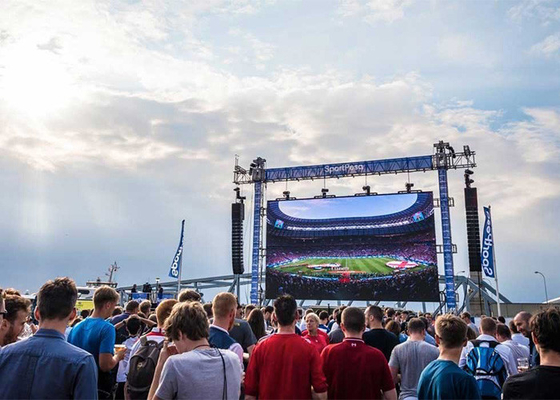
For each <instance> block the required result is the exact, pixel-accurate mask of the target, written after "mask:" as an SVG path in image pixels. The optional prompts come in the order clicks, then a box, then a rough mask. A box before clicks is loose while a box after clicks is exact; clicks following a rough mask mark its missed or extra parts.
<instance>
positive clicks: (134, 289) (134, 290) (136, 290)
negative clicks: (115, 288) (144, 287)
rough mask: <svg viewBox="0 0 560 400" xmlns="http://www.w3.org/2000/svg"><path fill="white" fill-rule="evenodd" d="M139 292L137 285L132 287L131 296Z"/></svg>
mask: <svg viewBox="0 0 560 400" xmlns="http://www.w3.org/2000/svg"><path fill="white" fill-rule="evenodd" d="M137 292H138V287H137V286H136V283H135V284H134V285H132V288H131V289H130V294H132V293H137Z"/></svg>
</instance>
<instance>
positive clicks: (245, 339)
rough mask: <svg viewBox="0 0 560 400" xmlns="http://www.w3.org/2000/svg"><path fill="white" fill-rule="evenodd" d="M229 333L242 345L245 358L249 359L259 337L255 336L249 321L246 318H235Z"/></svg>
mask: <svg viewBox="0 0 560 400" xmlns="http://www.w3.org/2000/svg"><path fill="white" fill-rule="evenodd" d="M247 317H249V316H247ZM229 335H230V336H231V337H232V338H233V340H235V341H236V342H237V343H239V344H240V345H241V348H242V349H243V353H244V354H246V355H245V359H246V361H248V360H249V357H250V356H251V353H252V352H253V349H254V348H255V345H256V344H257V338H256V337H255V334H254V333H253V330H252V329H251V326H250V325H249V323H248V322H247V321H246V320H244V319H238V318H235V320H234V321H233V326H232V327H231V329H230V330H229Z"/></svg>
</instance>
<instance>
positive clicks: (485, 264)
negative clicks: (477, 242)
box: [480, 207, 496, 278]
mask: <svg viewBox="0 0 560 400" xmlns="http://www.w3.org/2000/svg"><path fill="white" fill-rule="evenodd" d="M484 215H485V216H486V220H485V221H484V231H483V232H482V252H481V254H480V256H481V258H482V270H483V271H484V274H485V275H486V276H487V277H489V278H495V277H496V273H495V271H494V235H493V234H492V215H491V213H490V207H484Z"/></svg>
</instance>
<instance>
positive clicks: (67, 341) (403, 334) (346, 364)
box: [0, 276, 560, 400]
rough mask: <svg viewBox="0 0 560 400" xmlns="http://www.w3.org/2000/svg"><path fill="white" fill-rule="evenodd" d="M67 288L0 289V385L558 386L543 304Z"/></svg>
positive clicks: (330, 389) (555, 318)
mask: <svg viewBox="0 0 560 400" xmlns="http://www.w3.org/2000/svg"><path fill="white" fill-rule="evenodd" d="M402 278H405V276H403V277H402ZM387 282H389V281H387ZM393 282H397V284H400V285H404V284H406V282H405V281H403V280H401V281H393ZM77 297H78V291H77V288H76V286H75V284H74V282H73V281H72V280H71V279H69V278H57V279H55V280H54V281H48V282H46V283H45V284H44V285H43V286H42V287H41V289H40V290H39V292H38V293H37V298H36V300H37V301H36V303H33V304H32V303H31V302H30V301H29V300H28V299H27V298H25V297H24V296H21V294H20V293H19V292H18V291H17V290H15V289H6V290H3V291H2V290H1V289H0V399H16V398H17V399H26V398H29V399H39V398H57V399H63V398H67V399H70V398H74V399H98V398H100V399H101V398H103V399H125V398H126V399H220V398H221V399H229V400H239V399H243V398H245V399H248V400H250V399H256V398H258V399H276V398H285V399H288V398H299V399H311V398H314V399H326V398H331V399H346V398H348V399H352V398H353V399H356V398H363V399H382V398H383V399H386V400H396V399H397V397H398V398H399V399H403V400H404V399H420V400H424V399H436V398H437V399H481V398H495V399H500V398H501V399H553V398H558V393H559V392H558V388H559V387H560V335H559V333H560V312H559V311H558V309H556V308H553V307H550V308H548V309H544V310H541V311H540V312H538V313H537V314H535V315H531V314H529V313H527V312H524V311H522V312H520V313H518V314H517V315H515V317H514V318H513V319H512V320H511V321H509V324H507V323H506V319H505V318H504V317H502V316H499V317H486V316H481V317H477V320H476V322H477V323H476V324H475V323H474V321H473V319H472V317H471V315H470V314H469V313H466V312H464V313H462V314H461V315H453V314H444V315H438V316H435V317H434V316H432V315H431V314H430V313H425V314H423V313H420V312H418V313H417V312H414V311H410V310H395V309H393V308H384V309H383V308H381V307H378V306H376V305H372V306H368V307H366V308H365V309H364V308H358V307H346V306H341V307H337V308H335V309H334V310H329V311H327V310H325V307H319V306H314V307H312V308H309V309H307V310H304V309H302V308H301V307H300V308H298V306H297V303H296V300H295V298H294V297H292V296H290V295H287V294H286V295H281V296H279V297H278V298H276V300H274V301H273V305H268V306H266V307H265V306H263V307H259V306H256V305H252V304H249V305H246V306H242V305H240V304H239V302H238V299H237V298H236V296H235V295H233V294H232V293H228V292H223V293H218V294H217V295H216V296H214V298H213V299H211V301H210V302H207V303H204V301H203V298H202V296H201V294H200V293H199V292H197V291H196V290H193V289H186V290H183V291H182V292H181V293H179V295H178V296H177V298H176V299H165V300H161V301H159V302H155V303H152V302H151V301H150V300H145V301H143V302H141V303H138V302H137V301H135V300H130V301H128V302H126V303H125V304H124V307H121V306H119V304H121V302H122V299H121V298H120V296H119V294H118V293H117V292H116V291H115V290H114V289H113V288H110V287H108V286H101V287H99V288H97V289H96V291H95V293H94V296H93V310H82V312H81V313H79V314H78V313H77V312H76V309H75V306H76V300H77ZM156 298H157V297H156V296H153V299H154V300H155V299H156ZM329 308H330V307H329Z"/></svg>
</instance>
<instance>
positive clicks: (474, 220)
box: [465, 188, 481, 272]
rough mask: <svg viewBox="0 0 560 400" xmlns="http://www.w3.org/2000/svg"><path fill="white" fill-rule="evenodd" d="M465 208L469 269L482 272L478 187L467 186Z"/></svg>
mask: <svg viewBox="0 0 560 400" xmlns="http://www.w3.org/2000/svg"><path fill="white" fill-rule="evenodd" d="M465 209H466V211H467V243H468V245H469V269H470V270H471V271H473V272H480V271H481V262H480V226H479V223H478V194H477V192H476V188H465Z"/></svg>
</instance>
